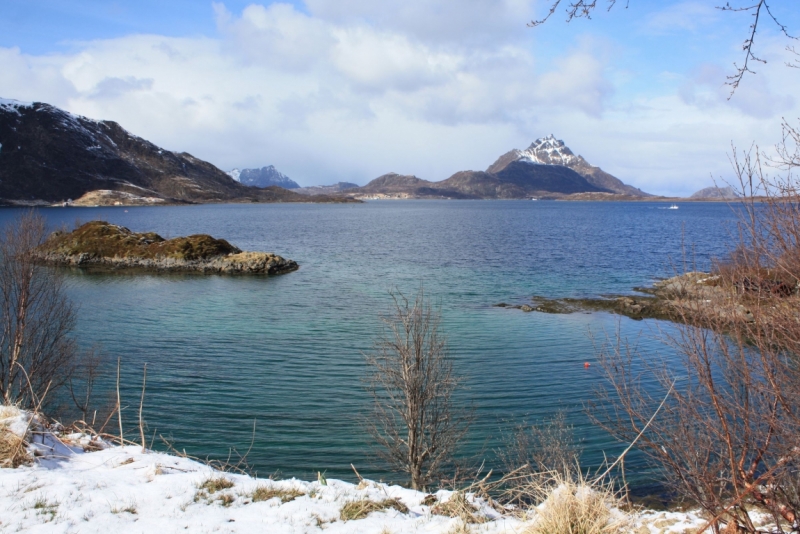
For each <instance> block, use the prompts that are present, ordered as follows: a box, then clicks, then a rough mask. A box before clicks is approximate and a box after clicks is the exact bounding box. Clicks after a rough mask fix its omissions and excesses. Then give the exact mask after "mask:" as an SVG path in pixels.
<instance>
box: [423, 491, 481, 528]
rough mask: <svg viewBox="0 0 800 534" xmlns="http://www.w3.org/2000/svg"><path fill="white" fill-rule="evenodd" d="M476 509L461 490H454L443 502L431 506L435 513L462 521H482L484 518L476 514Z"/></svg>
mask: <svg viewBox="0 0 800 534" xmlns="http://www.w3.org/2000/svg"><path fill="white" fill-rule="evenodd" d="M477 511H478V509H477V508H476V507H475V506H474V505H473V504H472V503H470V502H469V501H468V500H467V497H466V496H465V495H464V492H463V491H456V492H453V494H452V495H451V496H450V498H449V499H448V500H447V501H445V502H440V503H439V504H437V505H435V506H434V507H433V508H431V512H432V513H434V514H436V515H443V516H447V517H458V518H460V519H461V520H462V521H463V522H464V523H483V522H485V521H486V519H485V518H483V517H481V516H479V515H477V514H476V512H477Z"/></svg>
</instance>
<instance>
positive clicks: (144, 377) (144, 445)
mask: <svg viewBox="0 0 800 534" xmlns="http://www.w3.org/2000/svg"><path fill="white" fill-rule="evenodd" d="M146 385H147V364H146V363H145V364H144V373H143V374H142V398H141V399H140V400H139V437H141V440H142V454H144V453H145V452H147V442H146V441H145V440H144V424H143V423H142V408H143V406H144V390H145V386H146Z"/></svg>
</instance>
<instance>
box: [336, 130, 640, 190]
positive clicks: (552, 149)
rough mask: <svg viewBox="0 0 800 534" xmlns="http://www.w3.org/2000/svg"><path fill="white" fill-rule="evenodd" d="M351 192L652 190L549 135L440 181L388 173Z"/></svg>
mask: <svg viewBox="0 0 800 534" xmlns="http://www.w3.org/2000/svg"><path fill="white" fill-rule="evenodd" d="M346 193H347V194H350V195H355V196H357V197H395V198H463V199H478V198H484V199H493V198H497V199H500V198H508V199H513V198H561V197H566V196H569V195H575V194H584V193H598V194H605V195H609V196H610V195H614V196H618V197H620V198H625V197H635V198H643V197H649V196H652V195H650V194H648V193H645V192H644V191H641V190H640V189H637V188H635V187H633V186H630V185H627V184H625V183H623V182H622V181H621V180H619V179H618V178H616V177H614V176H612V175H610V174H608V173H607V172H605V171H603V170H602V169H600V168H599V167H594V166H592V165H591V164H589V163H588V162H587V161H586V160H585V159H584V158H583V157H582V156H576V155H575V154H574V153H573V152H572V151H571V150H570V149H569V147H567V146H566V145H565V144H564V142H563V141H561V140H558V139H556V138H555V137H554V136H553V135H549V136H547V137H543V138H541V139H537V140H536V141H534V142H533V143H531V145H530V146H529V147H528V148H527V149H525V150H517V149H515V150H511V151H509V152H506V153H505V154H503V155H502V156H500V157H499V158H498V159H497V161H495V162H494V163H493V164H491V165H490V166H489V167H488V168H487V169H486V170H485V171H460V172H457V173H455V174H454V175H452V176H450V177H449V178H447V179H446V180H442V181H440V182H429V181H427V180H423V179H421V178H417V177H416V176H409V175H400V174H396V173H389V174H384V175H382V176H379V177H378V178H376V179H374V180H372V181H371V182H370V183H368V184H367V185H365V186H363V187H360V188H358V189H351V190H347V191H346Z"/></svg>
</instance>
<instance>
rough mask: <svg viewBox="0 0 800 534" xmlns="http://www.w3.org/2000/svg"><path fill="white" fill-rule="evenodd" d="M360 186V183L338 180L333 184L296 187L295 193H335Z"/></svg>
mask: <svg viewBox="0 0 800 534" xmlns="http://www.w3.org/2000/svg"><path fill="white" fill-rule="evenodd" d="M356 187H358V184H354V183H351V182H336V183H335V184H333V185H312V186H309V187H301V188H300V189H294V192H295V193H300V194H301V195H334V194H338V193H341V192H342V191H346V190H348V189H353V188H356Z"/></svg>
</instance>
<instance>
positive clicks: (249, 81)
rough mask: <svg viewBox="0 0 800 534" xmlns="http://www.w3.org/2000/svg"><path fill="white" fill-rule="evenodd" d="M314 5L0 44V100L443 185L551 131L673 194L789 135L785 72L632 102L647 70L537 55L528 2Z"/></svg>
mask: <svg viewBox="0 0 800 534" xmlns="http://www.w3.org/2000/svg"><path fill="white" fill-rule="evenodd" d="M307 6H308V12H307V13H304V12H300V11H298V10H297V9H295V8H294V7H293V6H291V5H289V4H281V3H276V4H271V5H270V6H266V7H265V6H260V5H251V6H248V7H247V8H246V9H245V10H244V11H242V12H241V13H240V14H234V13H231V12H230V11H228V10H227V9H226V7H225V6H224V5H223V4H215V5H214V9H215V13H216V21H217V26H218V28H219V35H218V36H216V37H192V38H175V37H163V36H158V35H131V36H127V37H120V38H116V39H108V40H99V41H91V42H86V43H82V44H78V45H75V47H74V51H73V52H71V53H65V54H53V55H41V56H32V55H26V54H22V53H21V52H20V51H19V50H17V49H1V48H0V71H2V72H3V76H2V78H0V96H2V97H6V98H17V99H20V100H41V101H45V102H50V103H52V104H55V105H58V106H60V107H64V108H66V109H68V110H70V111H73V112H76V113H80V114H84V115H87V116H90V117H93V118H98V119H110V120H116V121H118V122H120V123H121V124H122V126H123V127H125V128H127V129H129V130H130V131H131V132H133V133H134V134H136V135H139V136H142V137H144V138H147V139H150V140H152V141H153V142H155V143H157V144H159V145H161V146H164V147H165V148H168V149H171V150H179V151H184V150H185V151H188V152H191V153H193V154H194V155H196V156H198V157H201V158H204V159H207V160H209V161H211V162H212V163H214V164H215V165H217V166H219V167H221V168H223V169H229V168H232V167H240V168H242V167H255V166H258V167H260V166H263V165H268V164H274V165H276V166H277V167H278V168H279V169H280V170H281V171H282V172H284V173H286V174H287V175H289V176H290V177H292V178H293V179H295V180H297V181H298V182H299V183H301V184H302V185H314V184H320V183H333V182H336V181H338V180H347V181H355V182H358V183H365V182H366V181H368V180H370V179H372V178H374V177H376V176H378V175H380V174H383V173H385V172H389V171H394V172H401V173H413V174H417V175H418V176H421V177H423V178H427V179H431V180H440V179H444V178H446V177H447V176H449V175H450V174H452V173H453V172H456V171H458V170H463V169H485V168H486V167H487V166H488V165H489V164H491V163H492V162H493V161H494V160H495V159H496V158H497V157H498V156H499V155H500V154H502V153H504V152H506V151H508V150H509V149H511V148H524V147H526V146H527V145H528V144H529V143H530V142H531V141H532V140H533V139H534V138H536V137H539V136H543V135H546V134H549V133H553V134H555V135H556V136H558V137H559V138H562V139H564V140H565V141H566V142H567V143H568V144H569V145H570V146H571V147H572V148H573V149H574V150H575V151H576V152H579V153H581V154H582V155H584V156H585V157H586V158H587V159H588V160H589V161H590V162H592V163H594V164H596V165H599V166H601V167H603V168H604V169H605V170H607V171H609V172H612V173H614V174H616V175H618V176H619V177H620V178H621V179H623V180H624V181H626V182H629V183H632V184H633V185H636V186H638V187H641V188H642V189H644V190H647V191H653V192H663V193H691V192H692V191H694V190H695V189H699V188H700V187H696V185H701V184H700V183H699V182H701V181H704V180H707V177H708V175H709V173H714V174H722V173H725V172H727V159H726V156H725V147H726V146H727V145H728V143H729V141H730V140H731V139H733V140H735V141H736V142H737V143H739V144H749V142H750V141H751V140H752V139H776V138H777V135H778V134H779V125H778V124H777V123H776V121H775V120H774V114H775V113H776V112H779V111H781V110H790V109H796V107H794V106H796V102H795V101H794V100H793V99H792V98H791V92H789V91H786V90H785V89H782V87H783V85H782V84H783V83H784V82H783V78H782V77H785V76H787V74H786V73H785V71H787V70H788V69H783V71H781V72H780V73H778V72H777V71H775V72H773V71H772V70H769V71H768V72H766V73H765V74H764V76H763V79H762V80H761V81H759V82H757V83H754V84H752V85H751V86H749V88H748V89H746V90H742V91H741V95H742V97H741V98H740V99H739V100H735V101H733V103H729V102H728V101H727V100H725V99H724V98H722V97H721V96H720V94H719V91H718V88H717V87H715V86H714V85H713V84H714V83H717V84H718V85H720V84H721V82H720V79H721V78H720V77H719V76H721V75H720V74H719V73H716V72H712V70H713V69H711V70H708V69H707V70H706V71H703V70H702V69H701V70H698V71H697V72H695V73H694V74H692V75H690V76H685V75H683V74H680V73H675V74H674V75H673V79H676V80H679V81H678V82H676V83H673V85H676V84H677V86H680V85H681V84H683V89H682V90H681V91H680V92H678V91H677V90H676V91H675V92H674V94H672V92H671V90H667V89H665V90H663V91H649V92H647V91H645V92H641V93H640V94H638V95H636V96H634V97H633V98H628V99H627V100H626V101H625V102H622V101H620V96H619V94H620V92H619V91H618V90H617V85H618V84H620V83H634V82H635V81H636V80H635V77H632V78H631V80H626V81H622V82H620V81H619V80H616V81H615V82H614V83H612V78H611V76H609V74H608V73H609V72H613V69H614V68H615V67H614V66H613V62H614V56H613V54H610V53H608V52H607V51H606V50H605V45H603V44H602V43H600V44H598V42H597V41H596V40H594V41H592V40H587V39H583V38H581V37H580V36H578V35H576V39H575V41H576V42H577V45H576V48H574V49H568V50H562V51H561V52H560V53H557V54H554V55H553V57H546V58H541V57H537V52H536V51H537V50H538V48H537V47H535V46H534V43H533V37H532V35H533V33H532V32H531V30H526V29H525V28H524V21H526V20H528V19H530V18H531V17H530V13H529V11H528V2H523V1H521V0H505V1H501V2H496V1H495V2H489V1H488V0H469V1H463V0H462V1H461V2H456V1H455V0H443V1H442V2H437V3H431V2H426V1H423V0H407V1H405V2H401V1H399V0H389V1H387V2H386V3H376V2H367V1H362V0H340V1H339V2H323V1H322V0H309V1H308V3H307ZM776 64H777V62H776ZM543 65H549V66H548V67H545V66H543ZM759 77H762V75H761V74H759ZM750 79H751V80H752V79H754V78H753V77H751V78H750ZM749 82H750V80H748V83H749ZM758 84H762V85H758ZM784 85H785V84H784ZM747 91H750V92H749V93H748V92H747ZM737 96H738V95H737ZM787 112H788V111H787ZM703 183H704V184H705V182H703ZM706 185H707V184H706Z"/></svg>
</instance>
